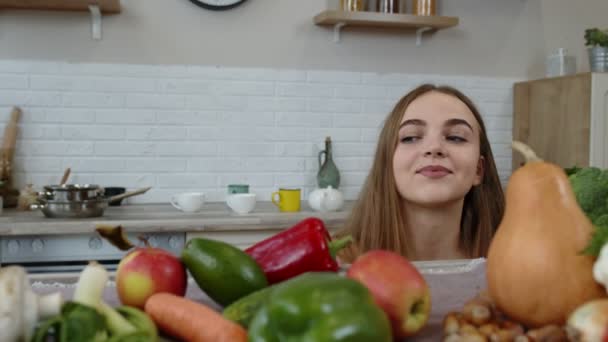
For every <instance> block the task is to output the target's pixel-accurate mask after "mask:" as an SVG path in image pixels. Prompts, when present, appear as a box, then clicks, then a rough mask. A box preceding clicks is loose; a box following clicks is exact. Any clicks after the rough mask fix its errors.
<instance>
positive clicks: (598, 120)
mask: <svg viewBox="0 0 608 342" xmlns="http://www.w3.org/2000/svg"><path fill="white" fill-rule="evenodd" d="M513 99H514V104H513V111H514V113H513V140H519V141H522V142H524V143H526V144H528V145H530V147H532V148H533V149H534V150H535V151H536V153H537V154H538V155H539V156H540V157H541V158H543V159H544V160H546V161H550V162H553V163H556V164H557V165H560V166H562V167H572V166H574V165H577V166H598V167H602V168H608V145H607V144H608V118H607V117H608V73H583V74H577V75H571V76H563V77H555V78H546V79H539V80H533V81H527V82H519V83H516V84H515V86H514V93H513ZM522 162H523V160H522V158H521V156H520V155H519V153H513V169H515V168H517V167H519V166H520V165H522Z"/></svg>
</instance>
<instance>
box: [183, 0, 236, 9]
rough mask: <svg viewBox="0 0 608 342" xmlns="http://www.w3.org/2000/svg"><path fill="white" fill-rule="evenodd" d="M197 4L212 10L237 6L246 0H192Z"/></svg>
mask: <svg viewBox="0 0 608 342" xmlns="http://www.w3.org/2000/svg"><path fill="white" fill-rule="evenodd" d="M190 1H191V2H193V3H194V4H195V5H198V6H200V7H203V8H206V9H211V10H226V9H230V8H233V7H236V6H238V5H240V4H242V3H243V2H245V1H246V0H190Z"/></svg>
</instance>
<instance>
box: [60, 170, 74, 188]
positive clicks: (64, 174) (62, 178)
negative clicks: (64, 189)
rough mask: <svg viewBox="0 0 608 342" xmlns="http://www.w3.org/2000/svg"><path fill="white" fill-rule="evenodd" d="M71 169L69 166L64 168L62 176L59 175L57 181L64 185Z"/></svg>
mask: <svg viewBox="0 0 608 342" xmlns="http://www.w3.org/2000/svg"><path fill="white" fill-rule="evenodd" d="M71 171H72V170H71V169H70V168H69V167H68V168H67V169H65V171H64V172H63V177H61V182H59V185H64V184H65V183H66V182H67V181H68V177H70V172H71Z"/></svg>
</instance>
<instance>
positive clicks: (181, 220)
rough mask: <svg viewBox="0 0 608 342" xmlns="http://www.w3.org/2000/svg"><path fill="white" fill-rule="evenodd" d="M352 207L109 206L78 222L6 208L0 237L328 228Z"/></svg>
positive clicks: (262, 204) (0, 218)
mask: <svg viewBox="0 0 608 342" xmlns="http://www.w3.org/2000/svg"><path fill="white" fill-rule="evenodd" d="M352 204H353V203H352V202H347V203H346V204H345V206H344V208H343V209H342V210H340V211H336V212H329V213H321V212H316V211H313V210H312V209H310V208H309V207H308V206H307V205H305V202H302V210H301V211H300V212H297V213H282V212H279V211H278V209H277V208H276V206H274V205H273V204H272V203H271V202H258V203H257V205H256V208H255V209H254V211H253V212H251V213H249V214H246V215H238V214H235V213H233V212H232V211H231V210H230V209H229V208H228V207H227V205H226V204H225V203H223V202H213V203H207V204H206V205H205V208H203V210H202V211H200V212H197V213H184V212H181V211H179V210H177V209H175V208H173V207H172V206H171V205H170V204H139V205H124V206H120V207H108V208H107V209H106V210H105V212H104V214H103V216H101V217H95V218H78V219H60V218H47V217H45V216H44V215H43V214H42V212H41V211H38V210H36V211H26V212H24V211H17V210H15V209H4V212H3V213H2V215H0V236H17V235H39V234H44V235H49V234H83V233H91V232H93V231H94V229H95V227H96V226H97V225H100V224H104V225H122V226H123V227H124V228H125V229H127V230H128V231H129V232H201V231H214V230H215V231H222V230H261V229H281V228H285V227H289V226H291V225H293V224H295V223H297V222H298V221H300V220H302V219H304V218H306V217H310V216H315V217H318V218H320V219H321V220H323V221H324V222H325V224H326V225H327V226H328V228H329V227H337V226H339V225H340V224H341V223H342V222H344V220H345V219H346V218H347V216H348V214H349V212H350V208H351V207H352Z"/></svg>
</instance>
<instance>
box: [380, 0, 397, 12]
mask: <svg viewBox="0 0 608 342" xmlns="http://www.w3.org/2000/svg"><path fill="white" fill-rule="evenodd" d="M376 11H377V12H381V13H399V0H378V5H377V8H376Z"/></svg>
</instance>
